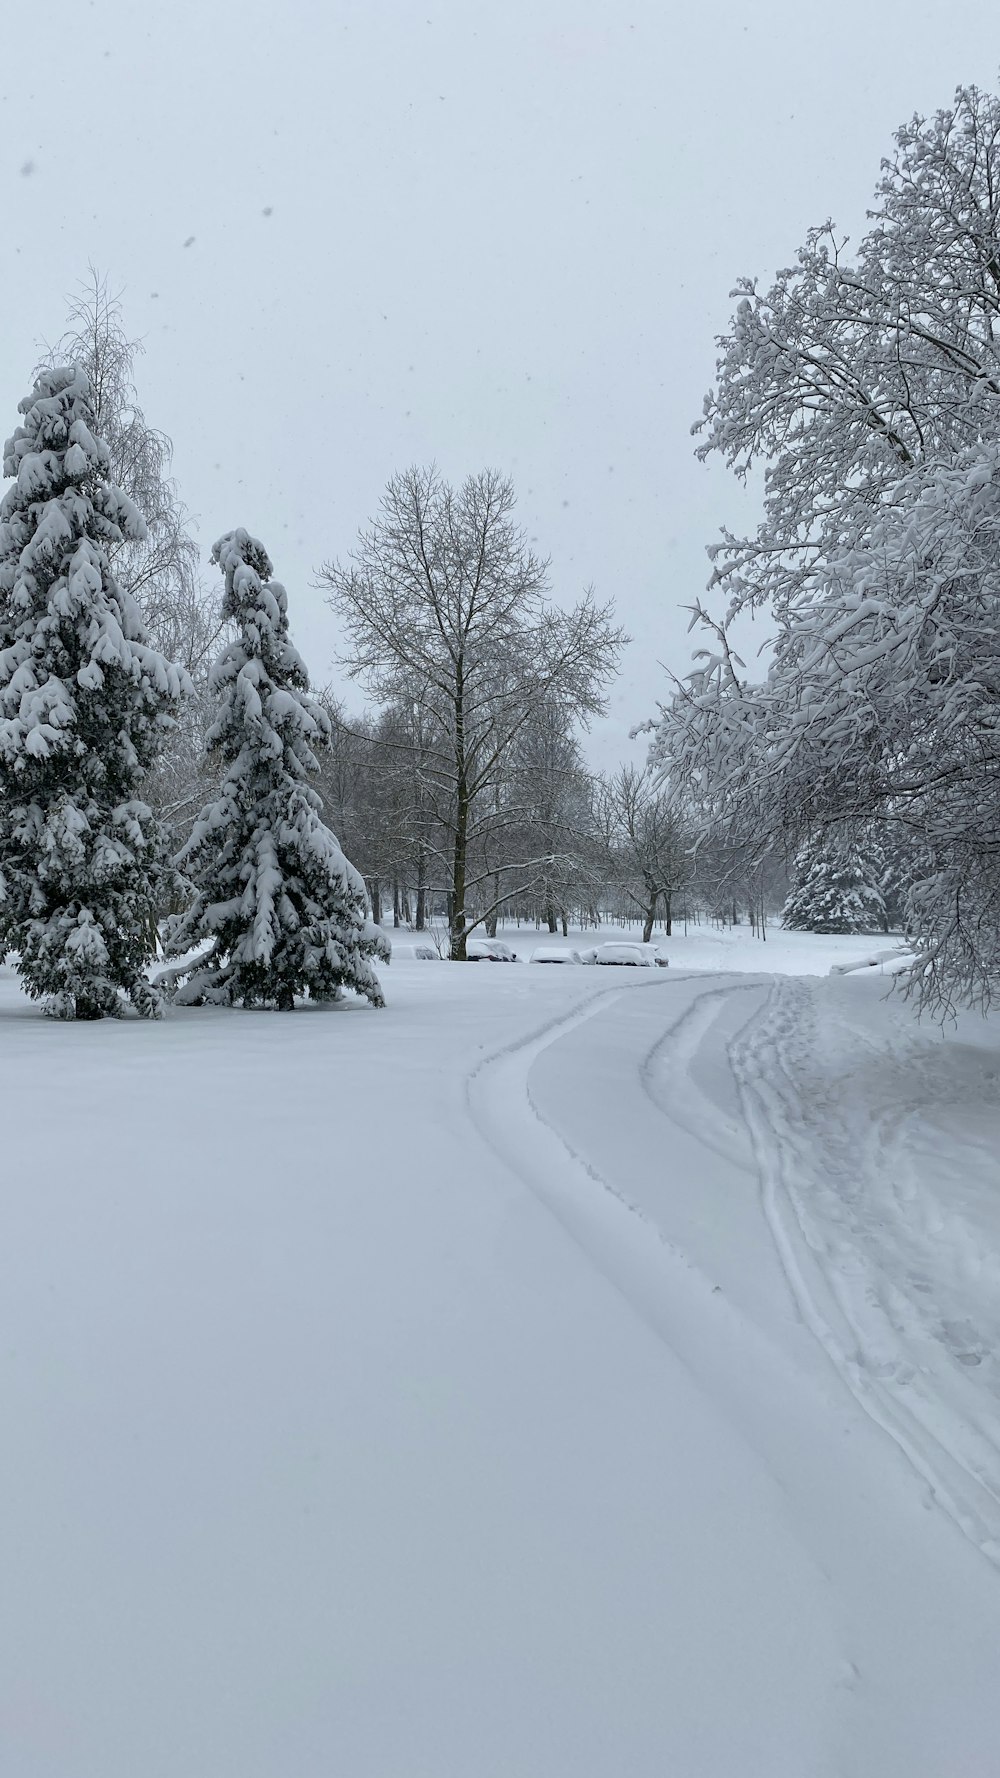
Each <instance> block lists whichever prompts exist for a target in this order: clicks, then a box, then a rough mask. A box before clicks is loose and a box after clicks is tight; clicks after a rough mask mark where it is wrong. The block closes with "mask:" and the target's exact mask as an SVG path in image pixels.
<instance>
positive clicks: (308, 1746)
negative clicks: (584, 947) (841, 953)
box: [0, 962, 1000, 1778]
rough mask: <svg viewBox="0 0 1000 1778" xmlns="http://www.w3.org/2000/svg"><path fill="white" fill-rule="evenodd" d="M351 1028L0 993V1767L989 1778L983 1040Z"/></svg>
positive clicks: (725, 1009) (989, 1272)
mask: <svg viewBox="0 0 1000 1778" xmlns="http://www.w3.org/2000/svg"><path fill="white" fill-rule="evenodd" d="M608 976H611V977H612V980H611V981H610V982H609V981H608V979H607V978H608ZM388 986H389V989H390V994H391V1002H390V1008H389V1010H388V1011H387V1012H386V1013H385V1014H377V1015H376V1014H371V1013H368V1012H366V1011H364V1010H362V1009H360V1008H358V1009H357V1010H355V1009H353V1008H351V1009H346V1008H344V1009H338V1008H333V1009H325V1010H315V1011H308V1010H305V1011H303V1012H302V1013H300V1014H296V1015H295V1016H294V1018H281V1017H280V1016H278V1015H267V1014H257V1015H253V1014H247V1015H242V1014H231V1013H225V1012H213V1011H208V1010H205V1011H201V1012H191V1013H185V1014H176V1015H174V1016H173V1017H172V1018H171V1019H169V1020H168V1021H166V1022H165V1024H164V1025H163V1026H161V1027H158V1028H153V1029H151V1028H149V1027H137V1026H135V1025H119V1026H102V1027H98V1028H96V1029H95V1028H94V1027H89V1028H81V1029H79V1030H78V1029H75V1028H73V1027H52V1026H49V1025H46V1024H43V1023H42V1022H40V1021H39V1020H38V1019H37V1018H36V1017H35V1016H34V1015H33V1014H32V1012H31V1011H30V1010H29V1009H27V1008H25V1007H24V1005H23V1003H21V1002H19V1000H18V998H17V995H16V992H15V991H14V990H13V988H12V987H11V986H10V985H9V984H6V983H5V984H4V988H3V995H4V998H3V1003H2V1007H0V1045H2V1048H3V1076H4V1080H5V1086H6V1092H7V1106H8V1113H7V1141H6V1143H5V1150H4V1155H5V1169H4V1172H5V1180H4V1189H3V1195H2V1199H0V1358H2V1370H0V1413H2V1417H3V1424H4V1428H5V1440H4V1450H5V1456H4V1464H3V1472H2V1481H0V1502H2V1506H3V1514H2V1518H0V1561H2V1572H3V1575H4V1585H3V1589H2V1595H0V1769H2V1770H3V1771H5V1772H6V1771H10V1772H11V1773H12V1774H16V1778H68V1774H70V1773H72V1775H73V1778H126V1775H127V1778H135V1774H136V1773H137V1772H141V1773H142V1775H143V1778H329V1774H330V1773H332V1772H341V1771H343V1772H345V1773H350V1774H351V1778H610V1775H612V1774H614V1775H615V1778H618V1775H619V1774H625V1773H628V1774H629V1778H633V1775H634V1778H654V1775H655V1778H663V1775H664V1774H667V1773H670V1774H674V1773H676V1774H678V1775H683V1778H952V1775H953V1774H961V1778H986V1775H987V1774H989V1775H991V1778H994V1775H995V1774H996V1773H997V1771H998V1770H1000V1759H998V1755H997V1748H998V1746H1000V1685H998V1683H997V1675H998V1672H1000V1575H998V1571H997V1569H996V1567H994V1565H993V1564H992V1562H991V1561H990V1560H989V1559H988V1556H987V1555H985V1554H984V1553H983V1550H982V1548H981V1547H980V1548H977V1547H976V1543H979V1544H980V1545H983V1544H985V1543H987V1542H988V1538H989V1536H990V1535H992V1534H993V1521H992V1520H991V1518H990V1513H991V1511H992V1505H991V1502H992V1499H993V1490H994V1484H995V1482H996V1476H997V1470H996V1468H995V1467H994V1464H995V1448H996V1445H995V1421H994V1420H993V1418H992V1411H993V1405H994V1404H995V1396H994V1394H993V1390H995V1387H996V1375H995V1368H994V1367H995V1366H996V1363H997V1360H996V1357H995V1353H996V1349H997V1348H996V1345H995V1344H991V1342H992V1340H993V1333H994V1325H993V1321H991V1319H990V1317H991V1315H992V1316H993V1317H994V1318H995V1315H996V1310H995V1302H996V1291H995V1289H994V1288H993V1285H994V1282H995V1275H994V1271H993V1266H994V1263H995V1262H996V1263H1000V1259H998V1257H997V1256H998V1250H1000V1240H998V1233H997V1231H998V1224H1000V1215H998V1210H997V1203H996V1198H997V1195H998V1188H997V1180H996V1173H997V1166H996V1161H995V1151H994V1150H992V1149H991V1144H992V1142H993V1139H994V1136H995V1134H996V1128H995V1125H994V1123H992V1122H991V1117H992V1115H993V1113H992V1112H991V1109H990V1095H989V1090H988V1089H989V1085H990V1081H989V1076H990V1070H991V1068H992V1067H994V1066H995V1063H996V1056H997V1050H996V1047H995V1037H994V1038H993V1040H992V1042H993V1045H994V1047H993V1048H991V1047H990V1045H989V1043H988V1042H986V1041H985V1040H981V1039H979V1038H977V1037H976V1034H975V1033H974V1032H973V1033H972V1037H971V1038H970V1039H969V1040H968V1041H966V1038H965V1034H964V1033H963V1034H962V1040H961V1041H960V1042H955V1043H953V1045H951V1046H949V1045H945V1046H944V1047H943V1048H942V1046H941V1044H940V1040H939V1039H937V1038H936V1037H935V1036H934V1035H933V1034H929V1033H926V1032H918V1033H914V1032H913V1031H912V1030H911V1029H909V1028H908V1027H907V1026H905V1025H902V1024H900V1023H899V1021H900V1017H901V1015H900V1014H899V1012H898V1010H897V1009H893V1008H891V1007H890V1008H887V1007H885V1006H884V1005H883V1004H882V1002H881V1001H880V999H879V986H878V984H877V983H876V982H873V981H856V980H853V979H842V980H837V981H820V980H816V979H815V978H809V979H806V978H800V979H798V980H790V979H788V978H785V979H783V980H780V981H777V982H776V981H775V980H774V978H767V977H754V976H742V977H739V976H719V975H715V976H704V975H702V976H697V977H694V976H685V975H684V973H683V972H682V971H680V970H677V971H671V972H670V975H669V976H665V975H662V974H660V973H659V972H657V973H656V974H655V975H654V973H653V972H650V973H649V976H648V977H647V975H646V973H645V972H638V971H636V972H625V971H622V972H619V971H608V972H606V973H603V972H596V971H595V972H591V971H587V970H563V969H554V970H544V969H533V970H526V969H523V968H493V967H489V966H485V967H480V968H476V969H466V970H456V969H449V968H446V967H445V966H438V965H428V964H417V963H412V964H409V965H407V964H405V963H403V964H400V963H398V962H397V964H396V965H394V967H393V970H392V972H391V977H390V980H389V983H388ZM865 1045H867V1048H865V1047H864V1046H865ZM928 1046H932V1047H933V1046H936V1048H934V1049H933V1056H934V1057H935V1058H937V1060H936V1061H935V1063H934V1066H933V1067H932V1063H931V1060H929V1057H930V1056H931V1050H930V1049H929V1048H928ZM945 1057H950V1058H951V1059H950V1060H949V1061H947V1062H945V1061H944V1060H943V1058H945ZM876 1063H878V1066H876ZM779 1064H780V1065H779ZM932 1077H933V1081H932ZM934 1083H936V1085H935V1084H934ZM992 1104H993V1106H994V1107H995V1106H996V1093H995V1091H994V1093H993V1099H992ZM918 1105H919V1108H920V1109H919V1114H918V1112H917V1111H916V1109H915V1107H916V1106H918ZM959 1120H961V1124H960V1128H959ZM952 1136H954V1137H955V1140H956V1142H957V1144H958V1147H957V1152H958V1154H959V1155H960V1157H961V1160H960V1171H959V1172H958V1175H957V1177H953V1176H952V1173H953V1172H954V1169H952V1173H950V1172H949V1169H948V1161H947V1156H948V1152H949V1151H948V1143H949V1141H950V1140H951V1137H952ZM852 1152H854V1153H855V1160H856V1165H855V1166H852V1165H851V1164H849V1162H850V1158H851V1154H852ZM991 1190H992V1194H993V1196H992V1199H991V1196H990V1193H991ZM894 1205H895V1207H896V1210H895V1214H896V1217H897V1222H896V1224H895V1225H894V1224H893V1222H892V1219H891V1214H890V1213H891V1212H892V1210H893V1206H894ZM936 1206H937V1208H935V1207H936ZM941 1206H943V1209H942V1208H941ZM806 1259H808V1267H807V1266H806ZM797 1266H798V1268H799V1272H800V1273H801V1275H799V1273H797V1271H796V1267H797ZM852 1268H853V1269H852ZM921 1285H924V1286H929V1288H923V1289H921V1288H919V1286H921ZM824 1293H825V1294H824ZM894 1293H895V1294H894ZM872 1298H874V1299H875V1300H874V1301H872V1300H870V1299H872ZM834 1311H836V1313H835V1312H834ZM911 1311H912V1312H911ZM813 1318H815V1319H813ZM948 1330H950V1332H949V1331H948ZM831 1332H832V1333H833V1334H834V1335H835V1342H834V1345H833V1347H832V1348H831V1346H830V1344H829V1343H828V1342H827V1341H825V1340H824V1337H823V1336H824V1334H829V1333H831ZM973 1354H976V1355H978V1363H976V1364H973V1363H970V1362H969V1359H970V1357H971V1356H972V1355H973ZM831 1360H833V1362H831ZM852 1365H853V1366H854V1370H853V1371H852V1369H851V1366H852ZM907 1366H910V1367H911V1368H912V1370H913V1374H914V1378H915V1379H916V1378H917V1377H919V1388H918V1389H917V1390H916V1391H915V1392H914V1390H913V1385H912V1384H908V1383H907V1382H905V1381H904V1380H903V1378H904V1374H905V1370H906V1367H907ZM949 1366H950V1367H951V1368H950V1369H949V1368H948V1367H949ZM894 1367H895V1368H894ZM859 1380H860V1381H859ZM953 1385H955V1387H954V1388H953ZM959 1385H960V1387H959ZM907 1388H910V1389H911V1393H915V1397H916V1400H917V1404H918V1405H917V1408H911V1407H909V1406H908V1407H907V1412H908V1413H909V1414H910V1415H911V1421H912V1424H914V1425H917V1426H918V1427H919V1440H920V1442H919V1450H918V1452H917V1453H916V1455H917V1457H918V1458H920V1459H922V1460H923V1462H924V1464H925V1470H924V1473H925V1475H927V1476H928V1477H929V1479H930V1482H931V1486H932V1488H933V1493H932V1492H931V1491H930V1490H929V1488H928V1486H927V1485H926V1483H925V1482H924V1481H922V1480H921V1479H920V1476H919V1475H918V1473H917V1470H916V1469H915V1467H914V1462H913V1461H912V1458H913V1455H914V1453H911V1455H910V1456H907V1455H906V1454H904V1449H903V1448H902V1447H903V1446H904V1444H905V1440H904V1439H903V1438H901V1437H900V1428H899V1426H897V1425H893V1426H891V1427H890V1429H889V1431H888V1432H887V1431H886V1430H885V1415H884V1414H883V1413H882V1409H883V1407H884V1404H885V1401H886V1400H888V1401H889V1403H890V1405H895V1410H896V1411H897V1412H901V1411H902V1410H901V1409H900V1408H899V1398H900V1396H901V1395H905V1391H906V1389H907ZM866 1391H867V1392H868V1393H867V1394H866ZM886 1392H888V1394H887V1393H886ZM880 1419H881V1423H880ZM907 1427H908V1431H910V1432H912V1426H911V1425H910V1423H909V1422H908V1423H907ZM913 1436H916V1435H915V1434H914V1435H913ZM948 1464H950V1465H951V1466H952V1469H954V1468H955V1466H956V1465H957V1466H958V1473H959V1475H960V1478H961V1489H959V1490H958V1505H959V1506H960V1507H961V1508H962V1510H963V1511H965V1510H966V1508H967V1509H968V1511H969V1512H972V1511H973V1505H974V1514H975V1516H974V1517H971V1518H970V1517H968V1516H967V1517H966V1519H965V1521H964V1529H961V1528H960V1527H959V1524H958V1523H957V1522H956V1521H957V1520H958V1518H959V1517H960V1516H961V1515H960V1514H959V1513H958V1512H957V1511H956V1510H955V1508H956V1500H955V1499H953V1498H952V1494H951V1493H949V1485H951V1487H952V1493H954V1492H955V1478H954V1475H953V1474H952V1473H951V1471H949V1472H948V1474H947V1475H946V1474H945V1469H946V1467H947V1465H948ZM918 1466H919V1465H918ZM962 1490H966V1492H962ZM976 1490H978V1495H976V1492H975V1491H976Z"/></svg>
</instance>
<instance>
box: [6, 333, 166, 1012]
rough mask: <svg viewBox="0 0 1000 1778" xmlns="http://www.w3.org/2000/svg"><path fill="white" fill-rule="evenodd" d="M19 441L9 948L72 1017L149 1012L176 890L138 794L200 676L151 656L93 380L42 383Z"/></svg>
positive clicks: (129, 506)
mask: <svg viewBox="0 0 1000 1778" xmlns="http://www.w3.org/2000/svg"><path fill="white" fill-rule="evenodd" d="M20 412H21V413H22V414H23V415H24V424H23V425H22V426H19V427H18V428H17V430H16V431H15V432H14V434H13V436H12V437H11V438H10V439H8V441H7V444H6V447H5V452H4V472H5V474H6V475H8V476H12V477H13V478H14V485H13V487H12V488H10V489H9V490H8V491H7V493H6V495H5V496H4V499H3V501H2V503H0V944H2V945H3V947H4V948H5V949H7V948H9V949H14V950H16V951H17V953H18V958H19V969H20V972H21V976H22V979H23V981H24V985H25V987H26V988H27V991H28V992H29V994H32V995H35V996H37V997H44V998H45V999H46V1003H47V1004H46V1010H48V1011H49V1012H52V1013H54V1014H55V1015H57V1016H59V1017H63V1018H74V1017H76V1018H100V1017H102V1016H103V1015H105V1014H115V1013H118V1012H120V1011H121V1008H122V1001H121V998H120V996H121V993H122V991H124V993H126V994H127V995H128V997H129V998H130V999H131V1001H132V1003H133V1005H134V1006H135V1007H136V1008H137V1009H138V1010H139V1012H141V1013H143V1014H145V1015H152V1014H155V1013H156V1012H157V1011H158V1009H159V997H158V995H157V994H156V992H155V990H154V989H152V988H151V987H150V985H149V983H148V982H147V980H146V977H145V966H146V964H147V962H148V961H149V959H150V958H151V957H152V956H153V954H154V952H155V947H156V911H157V905H158V902H160V901H161V900H163V899H165V898H166V896H167V894H168V893H169V892H170V889H171V887H172V884H173V880H174V879H173V874H172V872H171V871H170V870H169V869H168V867H167V865H166V863H165V859H164V852H165V845H164V839H163V834H162V831H161V828H160V826H159V823H158V822H157V820H156V819H155V818H154V816H153V813H152V811H151V809H150V808H149V806H148V804H147V803H146V802H145V801H144V800H142V798H141V797H140V795H139V791H140V789H141V788H142V785H143V780H144V778H145V777H146V774H147V773H148V771H149V769H150V767H151V765H152V764H153V762H154V760H155V758H156V754H157V751H158V748H159V746H160V745H161V742H162V738H163V736H164V734H165V733H166V732H167V731H168V730H169V729H170V728H172V727H173V724H174V712H175V711H176V709H177V706H178V704H179V701H180V699H181V698H182V697H183V696H184V695H185V694H186V693H187V692H189V691H190V682H189V680H188V678H187V675H186V673H185V672H184V671H183V669H181V668H180V667H178V666H176V665H174V664H173V663H172V662H170V661H168V660H166V659H165V658H164V656H163V655H161V654H160V653H158V652H157V651H156V650H155V649H153V648H151V647H150V646H149V645H148V643H147V640H146V636H145V632H144V630H143V627H142V623H141V620H140V617H139V613H138V610H137V607H136V605H135V602H134V600H133V599H132V598H131V597H130V595H129V594H128V593H126V592H124V591H123V589H122V587H121V586H120V585H119V583H118V581H117V580H116V578H115V576H114V574H113V572H112V570H111V567H110V565H109V551H111V550H113V549H114V548H115V547H116V546H120V545H121V543H122V542H123V540H125V539H132V540H137V541H138V540H141V539H142V537H143V536H144V535H145V526H144V521H143V518H142V516H141V514H140V513H139V511H138V509H137V508H136V507H135V506H134V505H133V503H132V502H131V501H130V500H129V499H128V498H127V497H126V496H125V495H124V494H123V493H122V492H121V490H120V489H119V488H117V487H116V486H115V485H114V484H113V483H112V481H111V480H110V458H109V453H108V449H107V446H106V445H105V443H104V441H103V439H102V438H101V437H100V435H99V432H98V427H97V422H96V418H95V412H94V402H93V395H92V391H91V387H90V382H89V379H88V378H87V376H86V374H85V373H84V372H83V371H82V370H80V369H79V368H78V367H77V366H74V365H64V366H55V367H53V368H49V369H46V370H45V371H43V372H42V374H41V375H40V376H39V378H38V380H37V382H36V384H35V387H34V390H33V391H32V393H31V395H29V396H27V397H26V398H25V400H24V401H22V402H21V404H20Z"/></svg>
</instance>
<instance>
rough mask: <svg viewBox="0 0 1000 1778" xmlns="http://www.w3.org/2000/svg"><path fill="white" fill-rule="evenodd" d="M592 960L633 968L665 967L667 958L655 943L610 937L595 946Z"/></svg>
mask: <svg viewBox="0 0 1000 1778" xmlns="http://www.w3.org/2000/svg"><path fill="white" fill-rule="evenodd" d="M594 962H595V963H620V964H625V965H628V966H630V967H631V968H633V969H653V968H659V969H666V967H667V964H668V962H669V958H667V957H665V956H664V954H663V952H662V951H661V950H659V949H658V948H657V946H656V945H645V944H641V943H640V942H639V941H638V940H633V941H630V942H626V941H625V940H621V941H619V940H617V939H612V940H609V941H608V943H607V944H603V945H598V946H597V949H596V951H595V952H594Z"/></svg>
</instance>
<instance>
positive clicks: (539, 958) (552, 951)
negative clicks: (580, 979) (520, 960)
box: [528, 945, 580, 963]
mask: <svg viewBox="0 0 1000 1778" xmlns="http://www.w3.org/2000/svg"><path fill="white" fill-rule="evenodd" d="M528 961H529V962H530V963H579V962H580V953H579V951H573V950H567V949H566V947H565V946H564V945H539V946H538V949H537V950H535V951H532V953H531V956H530V958H529V959H528Z"/></svg>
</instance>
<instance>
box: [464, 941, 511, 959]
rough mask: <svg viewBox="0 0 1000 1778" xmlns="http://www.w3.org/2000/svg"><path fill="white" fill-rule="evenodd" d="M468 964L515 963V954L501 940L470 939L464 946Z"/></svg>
mask: <svg viewBox="0 0 1000 1778" xmlns="http://www.w3.org/2000/svg"><path fill="white" fill-rule="evenodd" d="M465 955H466V956H467V958H468V959H469V962H470V963H516V962H517V952H516V951H512V950H511V947H510V945H506V944H504V941H503V939H502V938H470V939H469V940H468V941H467V943H466V946H465Z"/></svg>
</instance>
